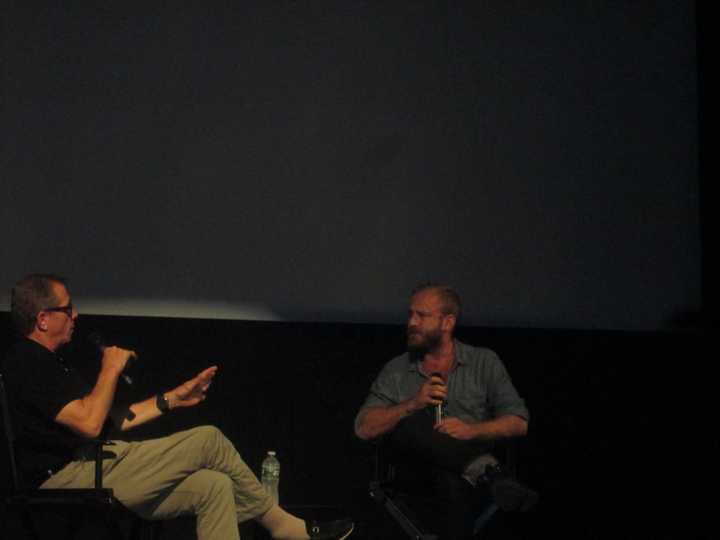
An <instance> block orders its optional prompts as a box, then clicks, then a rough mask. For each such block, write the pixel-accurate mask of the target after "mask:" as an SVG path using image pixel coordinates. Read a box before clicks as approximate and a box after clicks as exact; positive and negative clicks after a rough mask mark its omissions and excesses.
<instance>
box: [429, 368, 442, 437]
mask: <svg viewBox="0 0 720 540" xmlns="http://www.w3.org/2000/svg"><path fill="white" fill-rule="evenodd" d="M431 377H440V378H441V379H442V380H443V384H445V377H443V374H442V373H440V372H439V371H436V372H435V373H433V374H432V375H431ZM443 404H444V401H441V402H440V403H438V404H437V405H435V423H436V424H439V423H440V422H442V419H443V413H444V411H443Z"/></svg>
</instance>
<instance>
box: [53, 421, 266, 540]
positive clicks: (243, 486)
mask: <svg viewBox="0 0 720 540" xmlns="http://www.w3.org/2000/svg"><path fill="white" fill-rule="evenodd" d="M113 442H114V443H115V444H114V445H112V446H106V447H105V451H106V453H108V451H109V452H111V453H112V454H114V456H112V457H108V458H104V459H103V485H104V487H108V488H112V489H113V491H114V493H115V497H116V498H117V499H118V500H120V502H122V503H123V504H124V505H125V506H127V507H128V508H129V509H131V510H132V511H134V512H135V513H137V514H138V515H140V516H142V517H144V518H146V519H168V518H173V517H176V516H181V515H187V514H194V515H196V516H197V536H198V539H199V540H233V539H239V538H240V535H239V533H238V527H237V524H238V522H242V521H246V520H248V519H251V518H255V517H258V516H260V515H262V514H264V513H265V512H267V511H268V510H269V509H270V507H271V506H272V500H271V499H270V497H269V496H268V495H267V493H266V492H265V490H264V489H263V487H262V485H261V484H260V482H259V481H258V479H257V477H256V476H255V475H254V474H253V472H252V471H251V470H250V469H249V468H248V466H247V465H246V464H245V462H244V461H243V460H242V458H241V457H240V454H238V452H237V450H235V447H234V446H233V445H232V443H231V442H230V441H228V440H227V439H226V438H225V436H224V435H223V434H222V432H221V431H220V430H218V429H217V428H215V427H212V426H201V427H197V428H194V429H190V430H187V431H181V432H179V433H175V434H173V435H170V436H169V437H163V438H161V439H152V440H148V441H140V442H124V441H113ZM94 481H95V463H94V461H93V460H92V459H87V460H78V461H73V462H71V463H69V464H68V465H67V466H66V467H64V468H63V469H62V470H60V471H58V472H57V473H55V474H54V475H53V476H51V477H50V478H48V479H47V480H46V481H45V482H44V483H43V484H42V485H41V486H40V487H41V488H43V489H44V488H50V489H52V488H56V489H58V488H90V487H93V485H94Z"/></svg>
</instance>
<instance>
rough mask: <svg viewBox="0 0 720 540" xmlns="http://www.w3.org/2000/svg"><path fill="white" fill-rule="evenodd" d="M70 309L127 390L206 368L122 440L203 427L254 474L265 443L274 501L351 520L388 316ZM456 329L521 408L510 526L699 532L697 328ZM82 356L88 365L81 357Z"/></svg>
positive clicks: (701, 446)
mask: <svg viewBox="0 0 720 540" xmlns="http://www.w3.org/2000/svg"><path fill="white" fill-rule="evenodd" d="M80 321H81V325H80V327H79V330H78V333H77V336H76V340H75V341H74V345H73V351H72V352H73V353H74V354H76V355H79V356H80V357H85V356H86V355H87V354H88V351H87V348H86V347H85V346H84V345H83V344H82V343H83V341H82V340H83V335H84V334H86V333H87V332H88V331H89V330H90V329H92V330H94V331H101V332H103V333H105V334H106V335H107V336H108V339H109V340H113V341H118V342H119V343H123V344H125V345H127V346H131V347H134V348H136V349H137V350H138V351H139V352H140V355H141V361H140V366H141V367H139V369H137V370H135V375H136V376H135V379H136V384H135V385H134V387H136V388H137V390H136V391H137V393H138V395H140V396H142V397H145V396H146V395H150V394H151V393H153V392H154V391H155V390H156V389H164V388H170V387H172V386H173V385H174V384H175V383H177V382H180V381H182V380H184V379H186V378H189V377H190V376H192V375H193V374H194V373H196V372H197V371H199V370H200V369H202V368H203V367H205V366H206V365H208V364H212V363H216V364H217V365H219V366H220V371H219V373H218V376H217V377H216V381H215V383H214V384H213V387H212V390H211V392H210V394H209V398H208V400H207V401H206V402H205V403H204V404H202V405H201V406H199V407H197V408H195V409H192V410H187V411H181V412H178V413H174V414H172V415H170V416H169V417H167V418H164V419H162V420H160V421H157V422H155V423H153V424H150V425H148V426H147V427H144V428H141V429H139V430H138V431H137V432H135V433H132V436H133V437H137V438H145V437H149V436H154V435H162V434H164V433H168V432H172V431H174V430H177V429H180V428H183V427H190V426H193V425H197V424H201V423H212V424H215V425H217V426H218V427H220V428H221V429H222V430H223V431H224V432H225V433H226V434H227V435H228V437H229V438H230V439H231V440H232V441H233V442H234V443H235V445H236V446H237V448H238V450H239V451H240V452H241V453H242V454H243V456H244V457H245V458H246V460H247V462H248V463H249V464H250V465H251V467H252V468H253V469H254V470H256V471H257V470H258V468H259V463H260V460H261V459H262V456H263V454H264V452H265V451H266V450H268V449H275V450H277V452H278V454H279V457H280V460H281V463H282V467H283V469H282V476H281V497H282V500H283V501H284V502H285V503H286V504H288V503H295V504H298V503H303V504H340V505H342V506H344V507H345V508H347V509H348V511H349V512H351V513H354V514H356V515H357V516H359V518H361V519H364V516H365V517H366V516H368V515H372V511H371V510H368V506H367V505H368V501H369V499H368V497H367V492H366V488H367V482H368V480H369V478H370V477H371V474H372V456H373V448H372V445H369V444H367V443H363V442H361V441H359V440H357V439H356V438H355V437H354V435H353V432H352V422H353V417H354V415H355V412H356V411H357V408H358V407H359V406H360V404H361V403H362V401H363V399H364V397H365V394H366V392H367V389H368V387H369V384H370V382H371V381H372V379H373V378H374V376H375V374H376V373H377V371H378V370H379V369H380V367H381V366H382V365H383V364H384V363H385V362H386V361H387V360H388V359H390V358H391V357H392V356H394V355H395V354H398V353H399V352H400V351H402V349H403V339H402V328H401V327H396V326H387V325H359V324H329V323H328V324H309V323H305V324H290V323H260V322H241V321H205V320H184V319H160V318H118V317H93V316H87V317H83V318H81V319H80ZM5 322H6V321H5V319H3V320H2V321H0V323H2V327H4V328H7V326H6V325H5ZM459 335H460V337H461V338H462V339H463V340H465V341H467V342H469V343H473V344H478V345H486V346H490V347H492V348H493V349H495V350H496V351H497V352H498V353H499V354H500V355H501V357H502V358H503V359H504V361H505V363H506V365H507V367H508V369H509V371H510V373H511V375H512V377H513V380H514V383H515V385H516V386H517V388H518V389H519V391H520V392H521V394H522V395H523V396H524V397H525V399H526V400H527V402H528V405H529V407H530V410H531V414H532V420H531V429H530V433H529V436H528V437H527V439H526V440H525V441H524V442H523V444H522V445H521V446H520V448H519V458H520V475H521V477H522V478H523V479H524V480H525V481H527V482H528V483H529V484H530V485H532V486H533V487H536V488H537V489H538V490H539V491H540V492H541V494H542V502H541V504H540V506H539V507H538V509H537V511H536V512H534V513H533V514H531V515H529V516H523V517H522V518H521V519H520V520H519V521H518V522H517V523H516V527H520V529H519V532H518V531H517V530H516V533H518V534H526V535H527V536H522V537H533V536H532V535H533V534H537V533H538V531H542V533H543V534H552V535H554V536H555V537H560V538H565V537H566V538H605V537H617V536H616V534H617V533H618V531H621V532H622V533H623V534H626V535H627V537H672V536H663V534H670V532H671V531H678V532H679V533H680V532H685V533H687V532H689V531H691V532H692V533H693V534H692V535H691V536H694V537H700V536H702V534H700V533H702V531H703V530H704V527H705V526H706V525H705V523H706V522H705V519H706V515H707V514H706V513H705V512H706V510H707V506H706V505H707V504H709V502H708V503H705V502H704V499H703V497H701V496H700V495H699V491H700V489H701V488H702V486H703V484H704V483H705V482H706V481H707V478H709V477H710V475H712V474H714V472H715V470H716V468H715V466H714V465H712V460H711V457H712V456H713V455H714V453H715V452H716V451H717V450H718V448H717V441H716V440H715V438H714V436H711V435H709V434H708V433H707V432H708V425H707V423H706V422H707V419H708V417H709V411H710V410H711V408H710V407H711V399H710V393H709V389H710V381H709V378H708V377H707V374H706V373H705V371H706V369H707V364H708V363H709V362H710V361H711V358H709V356H708V355H707V353H706V352H705V350H706V346H707V343H706V341H708V340H707V338H706V337H705V336H704V335H702V334H698V333H677V332H675V333H657V332H652V333H624V332H582V331H559V330H555V331H547V330H517V329H515V330H499V329H487V328H480V327H472V328H462V329H461V330H460V332H459ZM68 354H70V351H68ZM84 365H85V368H86V369H87V370H88V372H89V373H92V371H93V369H94V368H95V367H96V365H94V364H93V363H92V361H88V362H87V363H85V364H84ZM134 391H135V390H134ZM121 392H122V393H126V392H127V388H126V387H123V388H121ZM2 484H3V485H4V481H3V482H2ZM518 523H519V525H518ZM190 529H192V527H190ZM182 530H185V529H182ZM183 534H189V533H183Z"/></svg>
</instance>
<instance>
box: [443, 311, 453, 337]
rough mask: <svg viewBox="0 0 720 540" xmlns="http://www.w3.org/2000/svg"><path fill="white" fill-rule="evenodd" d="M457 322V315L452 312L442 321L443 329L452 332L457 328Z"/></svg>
mask: <svg viewBox="0 0 720 540" xmlns="http://www.w3.org/2000/svg"><path fill="white" fill-rule="evenodd" d="M456 322H457V317H455V315H453V314H452V313H451V314H449V315H445V316H444V317H443V321H442V329H443V330H444V331H446V332H450V333H452V331H453V330H454V329H455V323H456Z"/></svg>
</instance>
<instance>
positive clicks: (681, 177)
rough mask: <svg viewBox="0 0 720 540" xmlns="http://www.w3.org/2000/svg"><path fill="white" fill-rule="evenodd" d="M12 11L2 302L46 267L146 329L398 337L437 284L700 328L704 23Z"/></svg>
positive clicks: (585, 12)
mask: <svg viewBox="0 0 720 540" xmlns="http://www.w3.org/2000/svg"><path fill="white" fill-rule="evenodd" d="M3 15H4V17H3V23H2V24H3V28H2V32H1V33H0V39H2V45H3V70H2V76H3V81H2V84H1V85H0V92H2V99H3V102H4V104H5V108H4V115H3V122H2V123H1V124H0V129H1V130H2V136H3V140H4V141H5V144H4V145H3V148H2V151H1V152H2V154H1V155H0V157H1V158H2V182H0V230H2V231H8V232H9V231H12V234H7V236H6V237H5V239H4V241H3V242H2V244H1V246H0V249H2V259H3V264H2V265H0V283H2V284H4V285H3V287H2V288H1V289H2V294H0V309H2V303H3V302H2V300H3V296H4V294H5V292H6V291H7V289H8V288H9V284H11V283H13V282H14V281H15V280H16V279H18V277H19V276H21V275H24V274H26V273H28V272H32V271H48V270H53V271H56V272H59V273H62V274H64V275H66V276H67V277H68V278H70V279H71V280H72V282H73V283H75V284H77V287H76V288H75V290H74V295H75V300H76V301H77V303H78V305H81V306H82V307H83V309H84V312H85V313H89V312H92V313H103V314H126V315H135V316H137V315H140V316H142V315H158V316H174V315H175V314H176V313H178V312H181V314H182V316H186V317H190V318H202V317H218V318H240V319H248V318H251V319H253V318H254V319H280V320H302V321H307V320H315V321H317V320H323V321H351V322H371V323H372V322H380V323H392V322H394V321H399V320H400V317H401V313H402V311H401V308H400V306H402V305H404V302H405V299H406V296H407V293H408V291H409V290H410V289H411V288H412V287H413V286H414V285H415V284H416V283H417V282H419V281H424V280H427V279H439V280H442V281H447V282H451V283H452V284H454V285H455V286H456V287H458V289H459V290H460V291H461V292H462V293H463V297H464V298H465V303H466V306H467V309H466V311H465V315H466V320H467V321H468V323H469V324H473V325H477V326H502V327H505V326H513V327H533V328H537V327H541V328H547V327H558V328H591V329H621V330H656V329H660V328H667V327H668V326H669V325H672V324H673V323H674V321H675V320H676V319H677V317H679V316H684V315H686V314H687V312H695V311H697V310H698V309H699V308H700V300H701V299H700V295H701V290H700V283H701V276H700V265H701V263H700V252H701V244H700V229H699V228H700V224H699V216H698V212H699V201H698V112H699V107H698V87H697V77H698V72H697V69H698V65H697V58H696V29H695V3H694V2H677V1H674V0H662V1H655V2H612V1H604V0H600V1H587V2H542V3H531V4H528V3H522V2H499V1H498V2H475V1H460V2H439V1H434V0H433V1H416V0H410V1H407V0H404V1H396V2H392V3H376V2H336V1H319V2H273V3H268V2H257V1H255V2H242V3H237V2H230V3H224V5H220V4H215V5H213V6H211V7H210V6H205V5H196V6H184V7H183V9H181V10H178V9H175V8H167V9H162V8H150V7H148V6H142V7H141V8H139V9H138V8H131V7H129V6H126V5H124V4H118V5H115V6H92V7H88V6H83V7H81V6H79V5H78V4H76V3H72V4H69V3H63V4H57V5H55V6H52V7H51V6H45V7H43V8H38V7H37V6H34V5H30V4H27V3H14V4H13V5H12V6H11V7H10V8H8V9H7V10H5V11H4V13H3ZM176 302H184V303H183V304H182V308H178V306H177V304H176ZM168 304H169V305H168ZM191 311H192V313H191ZM198 312H200V313H198Z"/></svg>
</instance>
